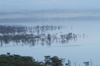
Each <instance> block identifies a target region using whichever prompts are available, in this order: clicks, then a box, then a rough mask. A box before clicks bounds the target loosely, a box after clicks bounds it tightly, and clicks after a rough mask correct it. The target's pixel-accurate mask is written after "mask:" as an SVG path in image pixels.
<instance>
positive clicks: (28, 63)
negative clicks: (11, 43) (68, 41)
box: [0, 53, 70, 66]
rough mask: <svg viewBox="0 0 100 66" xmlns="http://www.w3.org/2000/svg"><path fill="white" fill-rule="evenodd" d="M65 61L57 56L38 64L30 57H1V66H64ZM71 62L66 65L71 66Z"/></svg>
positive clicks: (46, 57)
mask: <svg viewBox="0 0 100 66" xmlns="http://www.w3.org/2000/svg"><path fill="white" fill-rule="evenodd" d="M63 62H64V59H60V58H58V57H57V56H53V57H50V56H45V60H44V61H41V62H38V61H35V59H34V58H32V57H30V56H20V55H15V54H14V55H10V54H9V53H8V54H7V55H5V54H2V55H0V66H63ZM69 64H70V61H69V62H68V63H66V65H69Z"/></svg>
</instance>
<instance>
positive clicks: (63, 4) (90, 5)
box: [0, 0, 100, 11]
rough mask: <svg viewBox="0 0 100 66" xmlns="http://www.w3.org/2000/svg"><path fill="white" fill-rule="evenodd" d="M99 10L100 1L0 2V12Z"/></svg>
mask: <svg viewBox="0 0 100 66" xmlns="http://www.w3.org/2000/svg"><path fill="white" fill-rule="evenodd" d="M55 8H56V9H100V0H0V11H16V10H17V11H18V10H41V9H42V10H43V9H55Z"/></svg>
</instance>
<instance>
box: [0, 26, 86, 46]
mask: <svg viewBox="0 0 100 66" xmlns="http://www.w3.org/2000/svg"><path fill="white" fill-rule="evenodd" d="M70 28H71V30H72V29H73V26H71V27H70ZM61 29H67V26H61V25H59V26H53V25H51V26H49V25H46V26H45V25H43V26H39V25H37V26H33V27H30V26H28V27H27V26H22V25H12V26H10V25H0V34H1V35H0V43H1V44H0V46H3V44H10V43H13V45H14V44H21V45H22V46H23V45H25V44H28V45H30V46H35V45H36V44H41V45H42V46H44V44H46V45H48V46H50V45H51V44H53V43H55V42H57V43H58V42H59V43H62V44H63V43H68V42H70V41H74V42H75V41H76V40H77V38H81V35H80V34H75V33H72V32H69V33H66V34H63V32H62V31H61ZM53 30H55V31H56V30H59V31H60V33H53V34H51V33H49V32H48V31H53ZM83 38H85V34H83Z"/></svg>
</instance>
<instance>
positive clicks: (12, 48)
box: [0, 20, 100, 66]
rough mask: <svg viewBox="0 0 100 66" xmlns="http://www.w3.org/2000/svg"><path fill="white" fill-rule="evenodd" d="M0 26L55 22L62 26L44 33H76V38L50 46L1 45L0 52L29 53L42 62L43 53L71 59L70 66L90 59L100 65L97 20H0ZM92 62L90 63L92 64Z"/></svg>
mask: <svg viewBox="0 0 100 66" xmlns="http://www.w3.org/2000/svg"><path fill="white" fill-rule="evenodd" d="M0 25H23V26H37V25H40V26H42V25H54V26H59V25H61V26H63V28H62V29H61V30H53V31H47V32H46V34H48V33H50V34H56V33H57V35H58V37H59V35H60V34H61V32H62V34H67V33H70V32H72V33H75V34H76V35H78V37H77V40H76V41H74V40H71V41H69V42H68V43H61V42H53V43H51V45H49V46H48V45H46V44H44V45H41V44H40V43H37V44H36V45H35V46H30V45H28V44H26V45H21V44H18V45H13V44H7V45H3V46H0V54H6V53H7V52H10V53H11V54H19V55H22V56H32V57H33V58H35V59H36V60H38V61H43V60H44V56H47V55H50V56H58V57H59V58H65V59H66V62H67V60H70V61H71V64H72V66H74V65H75V64H74V63H76V65H77V66H79V65H80V66H85V65H84V64H83V62H87V61H91V63H90V64H91V66H97V65H98V66H100V29H99V28H100V20H93V21H92V20H86V21H85V20H83V21H81V20H79V21H77V20H76V21H47V22H46V21H45V22H42V21H39V22H1V23H0ZM92 62H93V63H92Z"/></svg>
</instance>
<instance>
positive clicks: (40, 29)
mask: <svg viewBox="0 0 100 66" xmlns="http://www.w3.org/2000/svg"><path fill="white" fill-rule="evenodd" d="M62 27H63V26H61V25H59V26H54V25H43V26H39V25H37V26H32V27H28V26H23V25H0V34H2V35H8V34H10V35H15V34H26V33H27V34H28V33H32V34H34V33H38V34H39V33H40V34H41V33H45V32H46V31H50V30H57V29H58V30H60V29H62Z"/></svg>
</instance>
